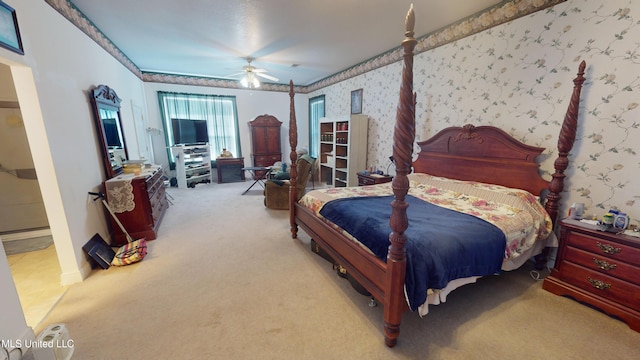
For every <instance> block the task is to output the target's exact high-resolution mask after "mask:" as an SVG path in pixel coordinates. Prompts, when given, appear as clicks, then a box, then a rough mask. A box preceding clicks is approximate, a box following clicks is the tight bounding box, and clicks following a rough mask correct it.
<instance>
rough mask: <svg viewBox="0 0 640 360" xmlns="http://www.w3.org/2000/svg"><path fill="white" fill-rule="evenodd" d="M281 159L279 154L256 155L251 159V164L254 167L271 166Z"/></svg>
mask: <svg viewBox="0 0 640 360" xmlns="http://www.w3.org/2000/svg"><path fill="white" fill-rule="evenodd" d="M281 159H282V155H281V154H270V155H256V156H254V157H253V162H254V165H255V166H271V165H273V164H274V163H276V162H278V161H281Z"/></svg>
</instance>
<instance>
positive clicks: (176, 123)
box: [171, 119, 209, 145]
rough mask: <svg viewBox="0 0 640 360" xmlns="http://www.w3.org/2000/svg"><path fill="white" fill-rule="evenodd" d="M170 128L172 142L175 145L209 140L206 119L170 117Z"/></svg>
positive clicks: (201, 142) (200, 142)
mask: <svg viewBox="0 0 640 360" xmlns="http://www.w3.org/2000/svg"><path fill="white" fill-rule="evenodd" d="M171 128H172V130H173V143H174V144H175V145H179V144H183V145H189V144H203V143H208V142H209V132H208V131H207V121H206V120H190V119H171Z"/></svg>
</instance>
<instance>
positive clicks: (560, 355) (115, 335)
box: [34, 182, 640, 359]
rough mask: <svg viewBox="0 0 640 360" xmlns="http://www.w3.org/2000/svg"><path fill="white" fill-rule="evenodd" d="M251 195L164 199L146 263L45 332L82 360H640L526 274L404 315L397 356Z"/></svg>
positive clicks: (186, 193)
mask: <svg viewBox="0 0 640 360" xmlns="http://www.w3.org/2000/svg"><path fill="white" fill-rule="evenodd" d="M249 184H250V183H248V182H244V183H232V184H210V185H198V186H196V188H194V189H177V188H170V189H168V191H169V192H170V194H171V195H172V196H173V198H174V199H173V203H174V205H173V206H171V207H170V208H169V209H168V211H167V213H166V215H165V218H164V220H163V222H162V225H161V226H160V231H159V238H158V239H157V240H154V241H151V242H150V243H149V255H148V257H147V258H146V259H145V260H144V261H142V262H141V263H138V264H135V265H131V266H127V267H122V268H114V267H112V268H110V269H108V270H96V271H94V272H93V273H92V274H91V276H89V277H88V278H87V279H86V280H85V281H84V282H82V283H78V284H74V285H73V286H71V287H70V288H69V290H68V291H67V292H66V294H65V295H64V297H63V298H62V300H61V301H60V302H59V303H58V305H57V306H56V307H55V308H54V309H53V310H52V311H51V313H50V314H49V316H48V317H47V318H46V319H45V320H44V321H43V325H42V327H43V328H44V326H46V325H49V324H52V323H64V324H65V325H66V326H67V328H68V330H69V333H70V336H71V338H72V339H73V340H74V344H75V354H74V359H584V358H600V359H605V358H606V359H634V358H640V333H637V332H634V331H632V330H630V329H629V328H628V327H627V325H625V324H624V323H622V322H620V321H618V320H615V319H612V318H610V317H608V316H607V315H605V314H602V313H600V312H598V311H596V310H594V309H592V308H589V307H587V306H584V305H581V304H579V303H577V302H575V301H573V300H570V299H566V298H562V297H558V296H555V295H553V294H551V293H548V292H546V291H544V290H542V287H541V285H542V283H541V282H540V281H536V280H533V279H532V278H531V277H530V275H529V271H530V270H531V268H530V266H529V265H525V266H524V267H523V268H521V269H519V270H516V271H513V272H509V273H505V274H503V275H501V276H495V277H488V278H483V279H480V281H479V282H478V283H477V284H472V285H467V286H465V287H462V288H460V289H458V290H456V291H455V292H453V293H452V294H451V295H450V296H449V299H448V301H447V303H446V304H443V305H439V306H433V307H431V310H430V314H429V315H427V316H426V317H424V318H419V317H418V316H417V315H416V314H415V313H406V314H405V316H404V318H403V323H402V326H401V329H400V331H401V332H400V337H399V341H398V345H397V346H396V347H395V348H393V349H389V348H387V347H385V345H384V340H383V330H382V311H383V309H382V307H374V308H370V307H369V306H368V302H369V299H368V298H367V297H365V296H362V295H360V294H358V293H357V292H356V291H355V290H354V289H353V288H351V286H350V285H349V283H348V282H347V281H346V280H344V279H341V278H339V277H338V276H336V274H335V272H334V271H333V270H332V267H331V264H330V263H328V262H327V261H325V260H324V259H322V258H320V257H319V256H317V255H314V254H312V253H311V252H310V251H309V241H310V239H309V237H308V236H307V235H306V234H304V233H300V238H299V239H291V237H290V232H289V221H288V212H287V211H278V210H267V209H265V208H264V206H263V196H262V191H261V190H259V189H255V187H254V189H255V190H253V189H252V190H251V191H249V192H248V193H247V194H246V195H240V194H241V193H242V191H244V189H245V188H246V187H248V185H249ZM543 275H544V274H543ZM34 330H35V331H36V334H37V333H38V332H39V331H40V330H41V329H34Z"/></svg>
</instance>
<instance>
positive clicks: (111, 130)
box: [102, 119, 122, 148]
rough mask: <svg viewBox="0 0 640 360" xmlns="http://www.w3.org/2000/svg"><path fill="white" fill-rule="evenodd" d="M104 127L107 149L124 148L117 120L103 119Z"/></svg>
mask: <svg viewBox="0 0 640 360" xmlns="http://www.w3.org/2000/svg"><path fill="white" fill-rule="evenodd" d="M102 126H103V128H104V137H105V138H106V140H107V147H109V148H122V141H120V131H119V130H118V123H117V120H116V119H102Z"/></svg>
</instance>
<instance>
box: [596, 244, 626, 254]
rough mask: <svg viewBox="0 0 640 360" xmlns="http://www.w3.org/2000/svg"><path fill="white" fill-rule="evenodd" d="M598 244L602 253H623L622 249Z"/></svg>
mask: <svg viewBox="0 0 640 360" xmlns="http://www.w3.org/2000/svg"><path fill="white" fill-rule="evenodd" d="M596 244H597V245H598V247H599V248H600V250H602V252H604V253H606V254H617V253H619V252H620V251H622V249H620V248H617V247H613V246H612V245H609V244H601V243H600V242H598V243H596Z"/></svg>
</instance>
